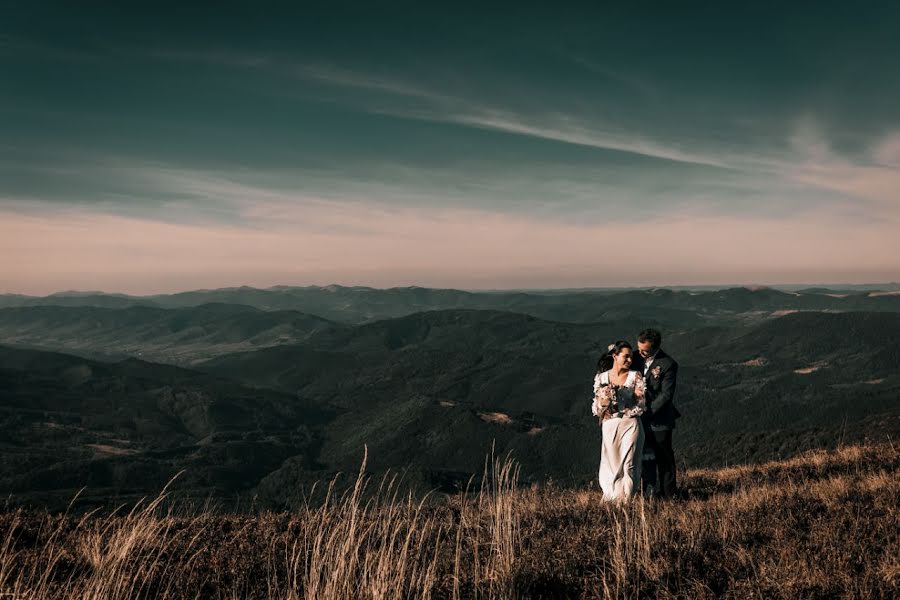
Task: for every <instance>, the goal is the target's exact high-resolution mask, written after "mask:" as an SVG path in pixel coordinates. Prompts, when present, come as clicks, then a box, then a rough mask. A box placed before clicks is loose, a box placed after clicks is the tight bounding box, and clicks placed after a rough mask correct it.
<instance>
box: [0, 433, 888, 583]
mask: <svg viewBox="0 0 900 600" xmlns="http://www.w3.org/2000/svg"><path fill="white" fill-rule="evenodd" d="M898 471H900V451H898V449H897V448H896V447H895V446H893V445H890V444H886V445H881V446H853V447H844V448H841V449H839V450H837V451H833V452H822V451H816V452H811V453H806V454H803V455H802V456H799V457H797V458H794V459H792V460H788V461H778V462H770V463H765V464H760V465H757V466H743V467H731V468H726V469H718V470H693V471H689V472H687V473H686V475H685V476H684V478H683V480H682V487H683V489H684V492H685V498H684V499H681V500H676V501H667V502H655V501H648V502H644V501H641V500H637V501H635V502H634V503H632V504H630V505H628V506H626V507H616V506H612V505H609V504H606V503H603V502H601V499H600V494H599V492H598V491H597V490H596V489H594V488H586V489H580V490H579V489H573V490H560V489H558V488H556V487H555V486H552V485H549V486H532V487H530V488H525V489H522V488H519V487H517V486H516V479H517V477H516V476H517V468H516V466H515V464H514V463H513V462H509V461H500V460H496V461H493V462H492V463H491V464H490V465H489V468H488V469H487V470H486V477H485V481H484V483H483V485H482V487H481V488H480V491H478V493H475V494H474V495H470V496H465V495H450V496H444V495H441V494H434V495H432V496H431V497H430V499H429V500H428V501H427V502H425V503H422V504H420V503H417V502H415V501H413V500H411V499H406V497H405V496H404V495H403V493H402V489H401V488H400V487H398V484H396V483H391V482H390V481H388V482H387V483H386V484H385V483H382V484H380V485H379V483H378V481H369V482H367V480H366V478H365V477H364V476H363V475H362V474H361V475H360V478H359V479H358V480H357V483H356V487H355V488H352V489H350V490H349V491H348V492H347V494H345V495H344V496H342V497H340V498H332V501H331V502H330V503H328V504H325V505H319V504H307V505H305V506H304V507H302V508H301V509H300V510H299V511H297V512H274V513H273V512H262V513H259V514H256V515H247V514H244V515H235V514H228V513H217V514H213V513H210V512H205V511H202V510H201V512H200V513H199V514H198V513H193V514H185V512H184V509H179V505H178V502H177V496H178V491H177V490H178V484H177V481H176V482H175V483H174V484H172V486H171V488H170V491H171V493H172V496H171V497H160V498H158V499H157V500H155V501H153V502H150V503H145V504H143V505H140V506H138V507H137V509H135V510H132V511H131V512H129V513H127V514H126V512H125V510H121V511H119V512H117V513H115V514H111V515H110V514H101V513H93V514H92V515H89V516H87V517H83V518H78V517H72V516H67V515H65V514H63V515H59V514H49V513H45V512H37V511H21V510H20V511H13V512H7V513H5V514H2V515H0V540H2V542H0V591H2V592H4V593H7V594H11V595H14V596H27V597H48V598H49V597H54V598H81V597H103V598H109V599H111V600H115V599H119V598H129V599H130V598H144V597H156V598H163V599H170V598H171V599H174V598H194V597H198V596H202V597H207V598H232V597H242V598H322V599H328V598H346V597H350V596H353V597H360V598H409V597H415V598H427V597H435V598H471V597H476V596H478V597H484V598H506V597H523V598H551V597H552V598H558V597H573V598H579V597H591V598H599V597H603V598H606V597H609V598H612V597H655V598H663V599H668V598H735V599H737V598H747V597H760V598H896V597H897V596H898V594H900V562H898V552H897V551H898V548H900V509H898V507H897V503H896V499H897V497H898V495H900V476H898ZM378 489H380V492H378V491H377V490H378ZM366 490H368V492H370V493H366Z"/></svg>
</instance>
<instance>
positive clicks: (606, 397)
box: [591, 384, 618, 417]
mask: <svg viewBox="0 0 900 600" xmlns="http://www.w3.org/2000/svg"><path fill="white" fill-rule="evenodd" d="M617 410H618V408H617V407H616V386H614V385H612V384H607V385H600V386H597V388H596V389H595V390H594V404H593V405H592V406H591V413H593V415H594V416H595V417H602V416H603V415H604V414H605V413H607V412H616V411H617Z"/></svg>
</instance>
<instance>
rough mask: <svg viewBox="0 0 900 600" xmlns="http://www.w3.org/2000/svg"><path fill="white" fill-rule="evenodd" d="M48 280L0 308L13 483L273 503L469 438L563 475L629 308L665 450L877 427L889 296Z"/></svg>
mask: <svg viewBox="0 0 900 600" xmlns="http://www.w3.org/2000/svg"><path fill="white" fill-rule="evenodd" d="M297 290H301V291H297ZM176 297H177V300H176V299H175V298H176ZM59 298H64V299H65V302H63V303H62V305H60V304H55V303H54V302H55V300H53V299H51V300H49V301H47V302H37V301H33V299H32V301H29V303H20V305H19V306H15V307H6V308H2V309H0V344H2V347H0V447H2V448H3V457H4V458H3V460H2V462H0V490H4V491H6V492H7V494H8V495H9V498H10V500H9V501H10V502H13V503H28V504H43V505H47V506H58V505H64V504H65V503H66V502H68V501H69V500H70V499H71V498H72V496H73V495H74V494H75V493H76V492H77V490H78V489H80V488H81V487H82V486H87V490H86V491H85V492H83V493H82V496H80V498H81V499H80V502H83V503H86V504H91V503H108V502H113V501H115V500H117V499H118V500H121V499H123V498H131V497H136V496H140V495H142V494H146V493H150V492H152V491H155V490H158V489H159V488H160V487H161V486H162V485H163V484H164V483H165V482H166V481H167V480H168V479H169V478H170V477H172V476H173V475H175V474H176V473H179V472H182V475H181V476H180V477H179V480H178V485H179V486H180V487H181V489H183V490H184V491H185V493H189V494H190V495H192V496H194V497H196V498H197V499H198V500H199V499H203V498H213V499H216V500H217V501H228V502H230V501H233V500H234V501H240V502H250V501H251V500H250V499H252V501H253V502H256V503H258V504H259V505H266V506H273V507H277V506H285V505H290V504H291V503H292V502H294V501H295V500H296V499H297V497H298V495H299V494H301V493H302V490H304V489H307V488H308V487H309V486H311V485H312V484H313V482H315V481H317V480H321V479H324V478H327V477H329V476H330V475H332V474H334V473H335V472H338V471H352V470H355V469H357V468H358V466H359V463H360V460H361V457H362V455H363V453H364V452H365V451H368V455H369V468H370V469H371V470H372V471H373V472H385V471H388V470H402V471H403V472H404V473H405V475H404V477H405V478H406V479H407V480H408V481H410V482H412V483H414V484H416V485H420V486H421V487H422V488H423V489H434V488H437V489H446V490H452V489H456V488H457V487H458V486H464V485H465V483H466V481H467V480H468V478H469V477H470V476H471V475H472V474H475V473H479V472H480V471H481V468H482V466H483V461H484V456H485V453H486V452H489V451H490V450H491V448H492V447H493V448H494V451H495V452H503V453H505V452H512V453H513V454H514V455H515V456H516V458H517V459H518V460H519V461H520V462H521V463H522V468H523V476H524V479H525V481H543V480H547V479H553V480H555V481H559V482H563V483H565V484H567V485H584V484H587V483H589V482H590V481H591V480H592V479H593V477H594V475H593V474H594V472H595V469H596V463H597V459H598V452H599V428H598V427H597V424H596V422H595V421H594V419H593V418H592V417H591V416H590V412H589V406H590V395H591V381H592V378H593V373H594V371H595V369H596V361H597V359H598V357H599V355H600V354H601V353H602V352H603V351H604V350H605V348H606V345H607V344H608V343H610V342H612V341H614V340H616V339H631V340H633V339H634V338H635V335H636V333H637V332H638V331H640V330H641V329H643V328H644V327H646V326H655V327H657V328H659V329H661V330H662V331H663V334H664V342H663V346H664V348H665V349H666V350H667V352H669V353H670V354H672V355H673V356H674V357H675V358H676V359H677V360H678V361H679V363H680V364H681V370H680V375H679V383H678V392H677V397H676V404H677V405H678V407H679V410H680V411H681V412H682V414H683V415H684V416H683V418H682V419H681V420H680V421H679V423H678V428H677V432H676V435H675V440H676V446H677V452H678V456H679V459H680V460H681V461H682V462H683V463H684V464H686V465H690V466H717V465H723V464H731V463H735V462H748V461H761V460H768V459H772V458H779V457H786V456H791V455H793V454H795V453H797V452H799V451H801V450H805V449H807V448H812V447H834V446H836V445H839V444H841V443H849V442H851V441H861V440H866V439H869V440H882V439H888V438H891V437H896V436H897V435H898V434H900V403H898V398H900V372H898V369H897V367H896V365H897V364H900V345H898V344H896V343H895V342H893V340H894V339H896V336H897V335H898V334H900V304H898V302H900V297H898V296H897V295H896V294H892V293H884V294H879V293H877V292H870V291H866V292H859V293H854V294H849V295H846V294H842V293H841V294H836V293H832V292H831V291H830V290H824V291H808V292H782V291H777V290H771V289H746V288H736V289H728V290H718V291H702V292H696V291H673V290H660V289H656V290H630V291H622V292H583V293H578V292H572V293H562V294H526V293H480V294H479V293H470V292H460V291H454V290H425V289H422V288H402V289H395V290H372V289H370V288H339V287H336V286H334V287H331V289H329V288H316V289H309V288H288V289H275V290H252V289H249V288H239V289H232V290H220V291H209V292H188V293H184V294H176V295H172V296H167V297H154V298H152V299H150V300H146V302H147V304H143V302H145V301H144V300H140V299H136V298H134V297H124V296H111V295H101V294H81V295H68V296H58V297H57V298H56V300H58V299H59ZM98 298H99V300H97V299H98ZM110 298H112V299H113V300H111V299H110ZM160 298H164V301H160ZM326 298H331V300H332V302H331V303H330V304H327V305H326V300H325V299H326ZM7 300H8V297H7ZM95 300H96V302H97V303H98V304H99V305H94V304H92V303H93V302H95ZM237 300H240V301H242V302H241V303H235V301H237ZM151 302H152V303H151ZM191 302H196V304H191ZM115 303H119V304H118V305H114V304H115ZM166 303H169V306H164V304H166ZM178 303H182V304H183V305H181V306H176V304H178ZM448 305H450V306H448ZM314 307H318V308H319V312H318V313H316V312H312V311H311V310H310V309H311V308H314ZM385 315H391V316H385Z"/></svg>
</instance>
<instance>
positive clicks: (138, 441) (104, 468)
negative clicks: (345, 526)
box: [0, 346, 329, 503]
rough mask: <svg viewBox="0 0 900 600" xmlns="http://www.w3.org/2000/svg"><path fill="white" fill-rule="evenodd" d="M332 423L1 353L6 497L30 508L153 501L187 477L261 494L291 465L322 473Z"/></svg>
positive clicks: (215, 389) (154, 381) (118, 373)
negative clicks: (258, 489)
mask: <svg viewBox="0 0 900 600" xmlns="http://www.w3.org/2000/svg"><path fill="white" fill-rule="evenodd" d="M328 418H329V413H328V412H327V411H324V410H322V409H321V408H318V407H315V406H313V405H312V404H310V403H307V402H304V401H302V400H301V399H299V398H297V397H296V396H291V395H285V394H279V393H277V392H272V391H266V390H256V389H250V388H246V387H242V386H239V385H236V384H235V383H234V382H233V381H228V380H223V379H220V378H216V377H212V376H210V375H206V374H202V373H197V372H192V371H187V370H184V369H179V368H176V367H170V366H165V365H158V364H152V363H146V362H143V361H139V360H135V359H129V360H126V361H124V362H119V363H100V362H96V361H90V360H85V359H82V358H78V357H74V356H69V355H65V354H56V353H50V352H38V351H30V350H21V349H11V348H6V347H2V346H0V489H2V490H4V495H6V494H12V495H13V496H15V497H16V498H18V499H20V500H22V501H26V500H27V499H28V498H31V497H40V498H48V497H55V498H56V500H57V501H62V502H65V501H66V498H69V499H71V497H72V496H73V495H74V493H75V492H76V491H77V490H78V489H79V488H81V487H82V486H85V485H86V486H89V487H90V491H89V496H92V497H100V498H104V497H106V499H105V500H103V502H104V503H105V502H108V501H110V500H111V499H112V498H113V497H116V496H119V497H121V496H123V495H125V496H127V495H142V494H146V493H148V492H152V491H153V490H158V489H160V486H162V485H164V484H165V482H166V481H167V480H168V479H169V478H171V477H172V476H173V475H175V474H176V473H178V472H179V471H181V470H185V474H184V476H183V482H184V483H185V485H186V487H187V488H188V489H192V490H194V491H195V492H196V493H197V494H198V495H200V496H203V495H204V494H211V495H213V496H220V495H222V494H226V495H227V494H228V493H233V492H239V491H241V490H247V489H252V488H253V487H254V486H255V485H257V484H258V482H259V481H260V480H261V479H262V478H263V477H264V476H265V475H267V474H268V473H270V472H272V471H273V470H276V469H277V468H278V467H279V466H280V465H281V464H282V463H283V462H284V461H285V460H287V459H289V458H291V459H292V461H293V464H302V465H304V467H305V468H307V469H313V468H315V466H316V465H315V462H314V458H313V457H314V454H315V452H314V451H315V442H314V440H315V439H316V437H317V434H316V433H315V432H316V429H317V428H318V427H320V426H321V424H322V423H323V422H325V421H326V420H327V419H328Z"/></svg>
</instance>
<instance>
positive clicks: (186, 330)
mask: <svg viewBox="0 0 900 600" xmlns="http://www.w3.org/2000/svg"><path fill="white" fill-rule="evenodd" d="M331 327H340V326H339V325H337V324H336V323H332V322H330V321H327V320H326V319H322V318H320V317H317V316H314V315H307V314H303V313H299V312H296V311H269V312H266V311H261V310H259V309H256V308H253V307H250V306H243V305H234V304H221V303H215V304H203V305H200V306H196V307H191V308H183V309H172V310H170V309H164V308H155V307H149V306H132V307H129V308H123V309H107V308H97V307H88V306H85V307H63V306H31V307H18V308H5V309H0V342H3V343H6V344H15V345H19V346H31V347H40V348H47V349H54V350H65V351H67V352H77V353H80V354H83V355H87V356H94V357H101V358H116V357H119V358H122V357H126V356H138V357H141V358H145V359H149V360H155V361H159V362H169V363H180V364H189V363H191V362H194V361H197V360H202V359H207V358H210V357H213V356H218V355H221V354H225V353H229V352H236V351H240V350H247V349H251V348H262V347H266V346H273V345H277V344H284V343H296V342H298V341H302V340H304V339H306V338H308V337H309V336H310V335H312V334H314V333H315V332H317V331H320V330H322V329H328V328H331Z"/></svg>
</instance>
